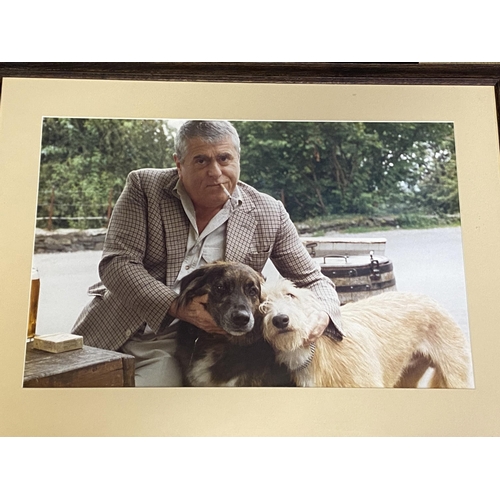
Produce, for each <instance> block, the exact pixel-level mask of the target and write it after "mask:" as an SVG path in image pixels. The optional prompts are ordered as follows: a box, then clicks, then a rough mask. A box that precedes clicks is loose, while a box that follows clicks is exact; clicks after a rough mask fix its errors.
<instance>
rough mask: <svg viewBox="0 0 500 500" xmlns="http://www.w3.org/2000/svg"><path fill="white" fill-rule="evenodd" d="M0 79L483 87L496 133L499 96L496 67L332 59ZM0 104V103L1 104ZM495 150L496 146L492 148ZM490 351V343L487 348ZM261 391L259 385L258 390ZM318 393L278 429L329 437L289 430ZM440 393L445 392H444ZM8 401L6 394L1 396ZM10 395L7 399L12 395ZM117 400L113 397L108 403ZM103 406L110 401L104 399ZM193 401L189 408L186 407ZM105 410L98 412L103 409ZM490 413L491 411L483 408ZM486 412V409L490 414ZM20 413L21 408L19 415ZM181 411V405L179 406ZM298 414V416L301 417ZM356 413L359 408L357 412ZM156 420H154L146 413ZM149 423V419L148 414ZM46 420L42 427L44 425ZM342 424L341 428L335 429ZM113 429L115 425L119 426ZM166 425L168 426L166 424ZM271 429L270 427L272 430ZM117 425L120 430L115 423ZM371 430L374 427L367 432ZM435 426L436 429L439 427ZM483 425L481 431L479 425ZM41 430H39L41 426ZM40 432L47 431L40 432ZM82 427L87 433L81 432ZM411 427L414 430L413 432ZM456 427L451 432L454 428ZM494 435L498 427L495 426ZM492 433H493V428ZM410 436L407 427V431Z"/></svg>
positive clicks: (115, 66) (143, 66)
mask: <svg viewBox="0 0 500 500" xmlns="http://www.w3.org/2000/svg"><path fill="white" fill-rule="evenodd" d="M0 77H1V78H23V79H30V78H36V79H63V80H65V79H79V80H114V81H137V82H149V81H154V82H200V83H201V82H212V83H247V84H254V83H255V84H258V83H265V84H298V85H299V84H300V85H304V84H305V85H307V84H315V85H318V84H319V85H323V84H324V85H372V86H373V85H375V86H377V85H391V86H394V85H396V86H399V85H402V86H478V87H479V86H482V87H493V88H494V92H495V97H496V103H495V106H496V118H497V119H496V125H497V132H498V124H499V120H498V118H499V109H500V106H499V101H500V64H413V63H406V64H404V63H401V64H358V63H356V64H354V63H353V64H336V63H293V64H292V63H228V64H219V63H212V64H206V63H43V64H42V63H0ZM1 105H2V102H1V100H0V106H1ZM496 147H498V145H496ZM492 350H493V351H494V348H492ZM71 391H72V390H68V391H66V390H65V391H63V395H61V396H58V397H60V398H61V401H62V402H65V401H66V400H68V401H69V400H70V399H71V397H70V395H69V392H71ZM44 392H45V391H40V392H39V395H37V396H34V393H30V394H31V395H30V399H31V400H32V401H34V400H35V399H36V400H37V403H41V402H42V401H43V396H44ZM105 392H106V391H105V390H104V391H97V392H96V394H97V399H98V404H99V403H100V404H104V407H106V408H107V405H108V402H107V401H106V399H105V398H106V396H105ZM265 392H268V391H267V390H263V393H265ZM127 393H128V391H126V390H124V391H123V392H122V393H121V394H120V396H119V397H117V398H116V399H117V400H118V401H120V402H121V403H122V404H127V400H126V398H127ZM128 394H130V393H128ZM245 394H246V396H248V397H250V396H251V395H252V394H253V395H252V398H250V399H255V392H254V391H249V392H245V391H244V395H243V396H241V397H239V398H238V401H239V402H240V404H241V398H244V397H245ZM315 396H318V392H317V391H316V390H312V391H310V392H309V393H308V395H307V397H304V398H303V399H304V401H303V402H305V400H307V403H308V404H307V405H306V406H307V408H305V407H303V408H302V410H301V411H300V412H299V414H296V415H294V416H293V417H290V422H289V425H290V427H289V428H287V430H285V431H283V434H289V435H291V434H294V433H299V434H306V435H324V434H325V433H328V434H336V430H335V429H336V426H335V423H332V424H331V425H327V424H325V423H319V424H318V426H317V427H313V428H311V427H308V428H307V430H304V428H303V427H300V428H299V427H298V428H296V431H295V432H294V431H293V426H294V423H295V424H298V423H299V422H302V423H305V422H307V421H308V418H309V415H310V414H311V413H310V412H311V411H313V412H314V408H316V406H317V400H315ZM288 397H289V393H288V394H287V392H286V391H281V392H276V393H275V404H276V405H277V407H280V405H282V408H283V409H282V410H280V412H279V413H282V412H285V411H286V408H290V407H291V405H290V404H289V403H287V398H288ZM415 397H416V398H419V397H421V396H420V394H418V395H415ZM443 397H444V398H445V399H446V398H449V397H452V395H451V394H450V395H449V396H448V395H446V396H444V395H443ZM142 398H147V395H146V392H142V391H138V392H137V395H134V399H137V401H136V402H139V401H140V400H142ZM7 399H8V396H7ZM15 399H16V398H15V397H13V400H15ZM193 401H194V400H193V398H188V399H186V398H184V397H183V396H182V395H181V394H180V393H179V392H174V393H172V401H171V404H172V405H173V406H172V408H173V409H172V411H175V408H176V405H177V407H179V405H181V404H183V405H184V406H185V407H186V408H188V407H192V409H193V411H196V405H203V404H209V402H210V395H209V394H208V392H206V393H205V394H204V395H203V397H201V398H199V399H198V400H197V401H196V404H195V403H194V402H193ZM115 402H116V401H115ZM109 404H110V403H109ZM193 405H194V406H193ZM492 405H493V406H492V408H493V407H498V402H492ZM106 408H105V409H106ZM490 410H491V409H490ZM490 410H488V411H490ZM25 411H26V410H24V411H23V414H24V412H25ZM186 411H187V409H186ZM302 411H303V412H304V415H303V416H302ZM361 411H363V410H361ZM152 418H153V420H155V418H154V417H152ZM150 420H151V419H150ZM106 422H107V423H106V425H103V426H102V427H101V428H100V429H99V431H98V432H97V433H98V434H100V435H113V434H114V433H115V432H122V433H123V430H121V431H120V430H118V431H117V430H116V428H113V427H112V426H110V422H111V420H110V419H108V420H107V421H106ZM9 424H10V426H11V427H6V428H8V432H9V433H10V434H13V433H14V434H15V433H16V430H15V428H14V427H12V422H9ZM226 424H228V425H224V426H222V425H221V423H220V422H219V421H218V420H217V412H216V411H215V410H214V411H212V413H211V414H210V416H209V417H208V419H207V427H206V428H207V429H209V431H208V432H207V431H206V430H203V429H201V430H200V428H197V429H194V430H193V432H192V433H193V434H198V435H199V434H202V435H203V434H212V435H228V434H229V435H234V434H239V433H240V430H238V429H239V428H238V423H237V422H232V421H231V422H226ZM40 425H41V428H42V429H43V428H45V429H49V428H52V427H51V425H50V423H48V422H42V423H40ZM44 425H45V427H44ZM353 425H354V427H353V429H354V430H353V431H352V433H353V434H359V430H355V429H359V427H356V426H357V423H354V424H353ZM19 427H20V428H22V430H21V431H17V433H18V434H24V435H26V434H27V435H29V434H30V432H33V426H32V425H31V424H26V425H20V426H19ZM341 427H342V426H341ZM119 428H120V427H119ZM158 428H159V427H156V429H158ZM167 428H168V427H167ZM272 428H275V427H272V426H271V429H272ZM370 428H371V429H372V430H368V431H367V432H368V433H369V434H370V433H371V434H377V435H391V434H393V431H392V430H391V429H390V428H385V427H384V425H378V426H377V425H374V426H371V427H370ZM121 429H123V428H121ZM154 429H155V427H153V428H150V427H149V424H148V423H147V422H146V421H144V422H143V423H142V422H138V425H137V428H136V429H135V430H132V431H131V433H132V434H134V433H135V434H139V435H141V434H145V435H146V434H147V435H150V434H151V433H159V434H163V433H167V434H169V435H171V434H175V432H172V430H171V429H170V428H168V429H169V430H166V431H161V430H160V431H158V430H154ZM373 429H376V430H373ZM438 429H439V430H438ZM442 429H443V427H442V426H437V427H436V428H433V427H432V422H429V427H428V434H434V433H437V434H446V431H443V430H442ZM485 429H486V430H485ZM42 432H43V431H42ZM45 432H47V431H45ZM82 432H84V433H85V432H87V433H88V432H89V430H88V429H87V430H86V431H85V430H82ZM241 432H243V433H244V434H249V435H268V434H269V432H271V433H272V430H271V431H270V430H269V429H268V428H266V425H265V423H264V422H262V421H261V422H260V423H259V424H256V426H255V427H252V426H251V425H247V426H246V427H245V428H244V430H243V431H241ZM416 432H418V430H417V431H416ZM454 432H456V431H454ZM478 432H487V433H489V434H491V433H492V432H493V431H492V427H491V426H488V425H486V426H481V427H480V428H478ZM495 432H496V433H497V434H498V433H499V432H500V429H499V428H498V427H496V428H495ZM495 432H494V433H495ZM338 433H339V434H340V435H343V434H349V432H346V431H345V426H343V427H342V430H339V431H338ZM408 433H409V434H411V433H412V431H409V432H408ZM464 434H468V435H471V434H475V432H474V430H473V429H471V428H470V427H468V428H467V429H466V430H464Z"/></svg>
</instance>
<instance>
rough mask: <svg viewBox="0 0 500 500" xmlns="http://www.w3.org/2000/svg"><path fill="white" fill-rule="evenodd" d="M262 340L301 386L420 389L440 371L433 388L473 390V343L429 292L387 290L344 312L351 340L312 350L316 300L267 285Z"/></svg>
mask: <svg viewBox="0 0 500 500" xmlns="http://www.w3.org/2000/svg"><path fill="white" fill-rule="evenodd" d="M263 295H264V297H265V301H264V303H263V305H262V306H261V309H262V311H263V313H264V314H265V316H264V319H263V334H264V337H265V338H266V339H267V340H268V342H269V343H271V344H272V345H273V347H274V349H275V351H276V359H277V360H278V361H279V362H280V363H283V364H284V365H285V366H287V367H288V369H289V370H290V373H291V375H292V378H293V379H294V381H295V383H296V384H297V385H298V386H302V387H314V386H316V387H417V384H418V382H419V380H420V379H421V377H422V375H423V374H424V372H425V371H426V370H427V368H429V367H432V368H434V374H433V377H432V380H431V383H430V385H431V387H450V388H469V387H473V384H472V365H471V356H470V348H469V344H468V341H467V339H466V337H465V336H464V334H463V333H462V331H461V330H460V328H459V327H458V325H457V324H456V323H455V321H454V320H453V319H452V318H451V317H450V316H449V315H448V314H447V313H446V312H445V311H443V310H442V309H441V307H440V306H439V305H438V304H437V303H436V302H434V301H433V300H431V299H430V298H429V297H426V296H423V295H415V294H410V293H402V292H387V293H383V294H380V295H376V296H373V297H370V298H368V299H364V300H360V301H358V302H352V303H348V304H346V305H344V306H342V307H341V315H342V328H343V332H344V334H345V337H344V339H343V340H342V341H334V340H332V339H330V338H328V337H327V336H326V335H322V336H321V337H320V338H319V339H318V340H317V342H316V344H315V345H314V344H313V345H306V344H305V340H306V338H307V331H308V328H307V326H308V315H309V312H310V311H312V310H315V309H317V308H318V307H319V304H318V301H317V299H316V298H315V296H314V295H313V294H312V293H311V292H310V291H309V290H307V289H305V288H296V287H295V286H294V285H293V283H291V282H290V281H287V280H280V281H279V282H278V283H276V284H274V285H265V286H264V290H263Z"/></svg>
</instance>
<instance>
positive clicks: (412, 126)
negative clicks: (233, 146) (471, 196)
mask: <svg viewBox="0 0 500 500" xmlns="http://www.w3.org/2000/svg"><path fill="white" fill-rule="evenodd" d="M234 125H235V126H236V128H237V129H238V132H239V133H240V137H241V142H242V159H241V166H242V179H243V180H245V181H246V182H248V183H249V184H252V185H254V186H256V187H257V188H258V189H261V190H263V191H265V192H267V193H269V194H271V195H272V196H274V197H276V198H278V199H281V200H282V201H283V202H284V203H285V205H286V207H287V209H288V211H289V212H290V214H291V216H292V218H293V219H294V220H296V221H299V220H303V219H305V218H308V217H309V218H310V217H315V216H320V215H331V214H348V213H351V214H375V213H383V212H405V211H407V210H415V209H422V210H424V211H425V212H427V213H433V212H446V213H451V212H456V211H458V188H457V179H456V166H455V158H454V147H453V126H452V125H451V124H447V123H352V122H235V123H234Z"/></svg>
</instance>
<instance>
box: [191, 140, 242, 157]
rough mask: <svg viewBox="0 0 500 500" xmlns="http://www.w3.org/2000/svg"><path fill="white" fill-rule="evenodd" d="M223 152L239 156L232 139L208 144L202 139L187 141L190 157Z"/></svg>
mask: <svg viewBox="0 0 500 500" xmlns="http://www.w3.org/2000/svg"><path fill="white" fill-rule="evenodd" d="M222 152H231V153H233V154H238V152H237V150H236V148H235V146H234V144H233V141H232V140H231V138H230V137H227V138H225V139H221V140H220V141H217V142H207V141H205V140H203V139H202V138H201V137H193V138H191V139H189V140H188V141H187V154H188V155H190V156H198V155H212V154H214V153H217V154H219V153H222Z"/></svg>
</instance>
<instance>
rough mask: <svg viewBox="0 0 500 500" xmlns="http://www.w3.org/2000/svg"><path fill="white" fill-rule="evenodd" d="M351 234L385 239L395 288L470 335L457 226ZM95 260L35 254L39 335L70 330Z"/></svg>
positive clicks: (89, 255)
mask: <svg viewBox="0 0 500 500" xmlns="http://www.w3.org/2000/svg"><path fill="white" fill-rule="evenodd" d="M327 236H329V235H327ZM338 236H348V235H338ZM352 236H355V237H383V238H387V247H386V252H385V254H386V256H387V257H388V258H389V259H391V260H392V262H393V265H394V273H395V276H396V285H397V288H398V290H401V291H414V292H422V293H427V294H428V295H430V296H431V297H433V298H434V299H436V300H437V301H438V302H440V303H441V304H442V305H443V306H444V307H445V308H446V309H447V310H448V311H449V312H450V313H451V314H452V315H453V316H454V318H455V319H456V321H457V322H458V323H459V324H460V326H461V327H462V329H463V331H464V332H466V333H468V332H469V328H468V318H467V301H466V290H465V277H464V267H463V258H462V241H461V232H460V228H440V229H426V230H394V231H386V232H376V233H375V232H374V233H365V234H363V235H359V234H358V235H352ZM100 256H101V252H92V251H87V252H73V253H57V254H37V255H35V258H34V262H35V266H36V267H37V268H38V270H39V274H40V278H41V290H40V304H39V313H38V330H37V333H38V334H39V335H44V334H48V333H55V332H69V331H70V330H71V327H72V325H73V323H74V321H75V319H76V318H77V316H78V314H79V313H80V311H81V309H82V308H83V306H84V305H85V304H86V303H87V302H88V300H89V297H88V296H87V294H86V290H87V288H88V287H89V286H90V285H92V284H93V283H95V282H96V281H97V280H98V276H97V264H98V262H99V259H100ZM270 273H271V274H272V271H270Z"/></svg>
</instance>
